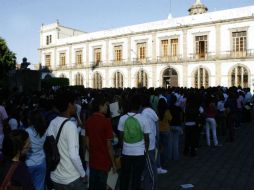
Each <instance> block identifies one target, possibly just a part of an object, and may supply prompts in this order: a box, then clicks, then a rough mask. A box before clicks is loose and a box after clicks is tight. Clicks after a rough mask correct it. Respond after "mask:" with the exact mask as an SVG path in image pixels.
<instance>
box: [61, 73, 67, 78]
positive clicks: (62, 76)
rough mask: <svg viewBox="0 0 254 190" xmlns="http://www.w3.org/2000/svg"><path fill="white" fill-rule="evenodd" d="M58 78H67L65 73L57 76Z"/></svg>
mask: <svg viewBox="0 0 254 190" xmlns="http://www.w3.org/2000/svg"><path fill="white" fill-rule="evenodd" d="M59 77H60V78H67V77H66V76H65V74H63V73H62V74H61V75H60V76H59Z"/></svg>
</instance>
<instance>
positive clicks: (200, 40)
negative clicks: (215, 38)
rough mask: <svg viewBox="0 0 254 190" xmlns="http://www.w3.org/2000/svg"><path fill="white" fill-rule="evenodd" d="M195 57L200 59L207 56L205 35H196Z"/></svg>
mask: <svg viewBox="0 0 254 190" xmlns="http://www.w3.org/2000/svg"><path fill="white" fill-rule="evenodd" d="M195 41H196V58H197V59H202V58H206V56H207V52H208V51H207V35H204V36H196V37H195Z"/></svg>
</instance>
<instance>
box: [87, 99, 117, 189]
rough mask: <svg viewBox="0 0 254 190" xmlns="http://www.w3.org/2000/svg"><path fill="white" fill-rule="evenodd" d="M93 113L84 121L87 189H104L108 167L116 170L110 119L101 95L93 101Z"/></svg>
mask: <svg viewBox="0 0 254 190" xmlns="http://www.w3.org/2000/svg"><path fill="white" fill-rule="evenodd" d="M92 106H93V111H94V113H93V114H92V115H91V116H90V117H89V118H88V120H87V122H86V127H85V129H86V144H87V148H88V152H89V167H90V176H89V190H105V189H106V187H107V178H108V172H109V170H110V168H111V167H112V168H113V172H115V170H116V166H115V162H114V156H113V148H112V142H111V140H112V139H113V130H112V125H111V121H110V120H109V119H108V118H106V116H105V114H107V110H108V105H107V103H106V99H105V98H104V96H103V95H97V97H95V99H94V101H93V103H92Z"/></svg>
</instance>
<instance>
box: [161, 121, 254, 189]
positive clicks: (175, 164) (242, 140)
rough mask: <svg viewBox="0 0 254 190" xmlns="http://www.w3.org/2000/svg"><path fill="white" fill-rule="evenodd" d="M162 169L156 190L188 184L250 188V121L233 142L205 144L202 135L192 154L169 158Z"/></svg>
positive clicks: (253, 172)
mask: <svg viewBox="0 0 254 190" xmlns="http://www.w3.org/2000/svg"><path fill="white" fill-rule="evenodd" d="M182 138H183V137H182ZM219 139H220V138H219ZM220 140H221V141H222V139H220ZM181 152H182V151H181ZM166 169H168V173H167V174H163V175H159V179H158V190H182V189H183V188H181V186H180V185H182V184H192V185H193V186H194V187H192V188H189V189H190V190H254V121H252V122H251V123H248V124H242V125H241V127H240V128H239V129H236V138H235V142H233V143H223V146H221V147H207V146H206V145H205V136H204V135H203V137H202V145H201V147H200V148H199V149H198V154H197V156H196V157H184V156H182V157H181V159H180V160H178V161H169V163H168V165H167V167H166Z"/></svg>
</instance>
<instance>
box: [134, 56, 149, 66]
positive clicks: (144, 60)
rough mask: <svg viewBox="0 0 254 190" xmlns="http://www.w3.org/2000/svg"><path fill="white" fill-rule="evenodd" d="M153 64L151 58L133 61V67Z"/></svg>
mask: <svg viewBox="0 0 254 190" xmlns="http://www.w3.org/2000/svg"><path fill="white" fill-rule="evenodd" d="M149 63H151V59H150V58H149V57H146V58H134V59H133V60H132V64H133V65H143V64H149Z"/></svg>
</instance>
